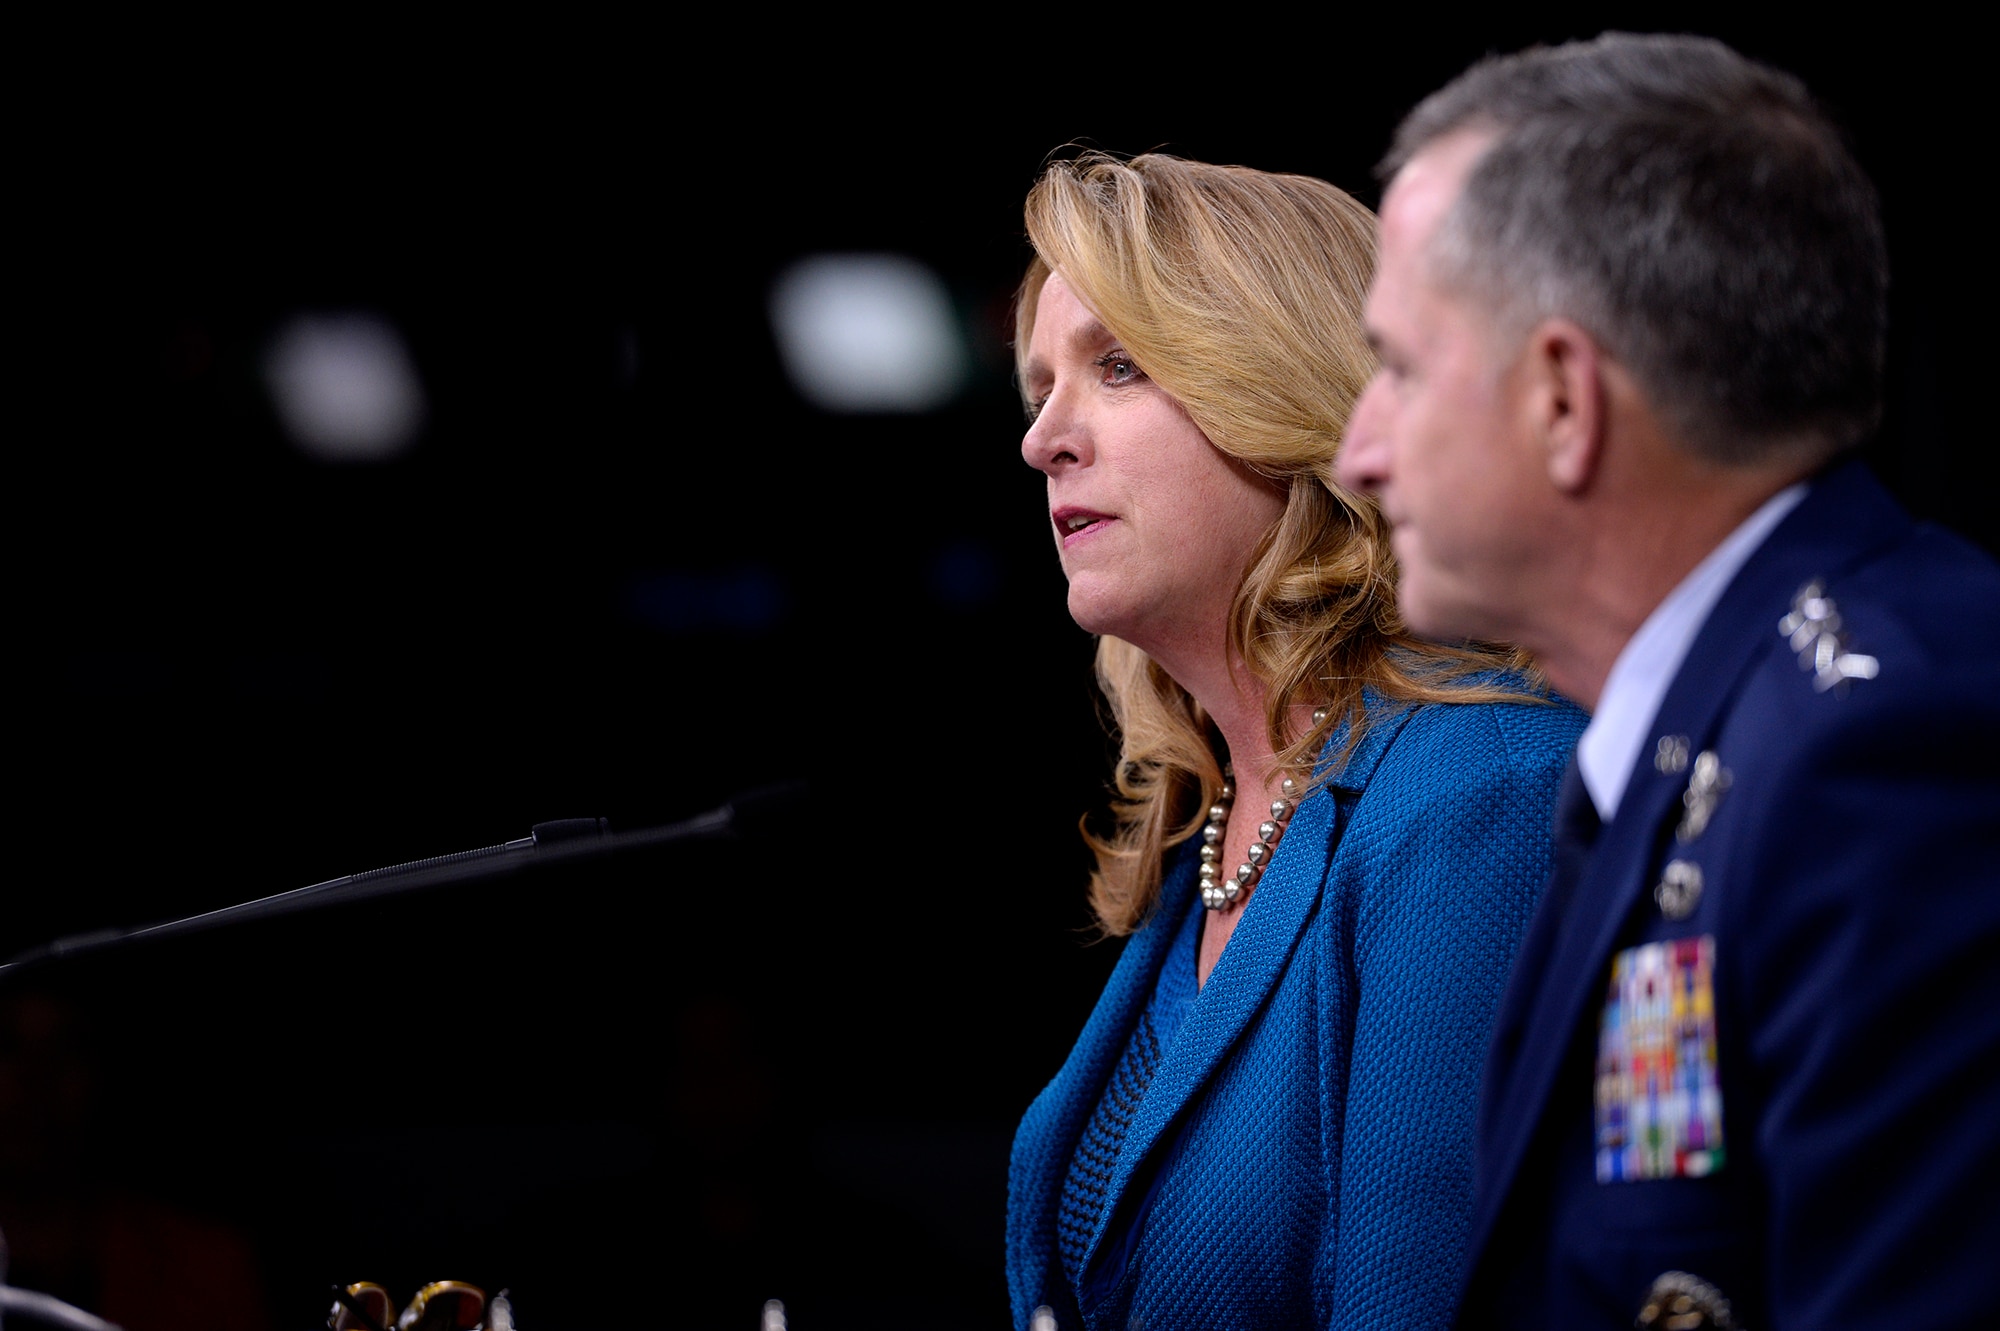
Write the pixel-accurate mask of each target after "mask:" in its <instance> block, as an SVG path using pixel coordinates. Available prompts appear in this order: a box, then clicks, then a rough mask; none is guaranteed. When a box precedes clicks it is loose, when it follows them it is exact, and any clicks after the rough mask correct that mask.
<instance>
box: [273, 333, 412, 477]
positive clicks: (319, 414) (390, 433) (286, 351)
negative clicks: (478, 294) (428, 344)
mask: <svg viewBox="0 0 2000 1331" xmlns="http://www.w3.org/2000/svg"><path fill="white" fill-rule="evenodd" d="M264 382H265V383H266V385H268V386H269V388H270V390H271V400H272V401H273V402H274V403H275V404H276V406H277V408H278V419H279V421H280V422H281V423H282V424H283V426H284V427H285V433H286V434H287V435H288V436H290V438H291V441H292V442H293V443H294V444H296V445H298V447H299V449H300V451H301V452H304V453H306V454H308V455H309V456H311V457H315V458H318V459H319V460H321V461H323V462H379V461H382V460H384V459H387V458H392V457H395V456H396V455H397V454H399V453H401V452H403V451H404V450H405V449H407V448H408V447H409V446H410V445H411V444H413V443H415V442H416V439H417V433H418V431H420V430H421V429H422V428H423V424H424V389H423V385H422V384H421V383H419V382H418V380H417V369H416V365H415V364H414V363H413V362H412V361H411V360H410V352H409V348H408V347H406V346H405V345H404V343H403V338H402V335H401V334H400V333H398V332H397V331H396V329H395V327H394V325H392V324H390V323H389V321H388V320H386V319H383V318H382V317H380V316H379V315H374V314H359V313H356V314H301V315H299V316H297V317H296V318H294V319H293V320H292V321H291V322H290V323H288V324H286V325H285V326H284V327H283V328H281V329H279V330H278V335H277V336H276V337H275V338H273V339H272V341H271V345H270V348H269V349H268V350H267V351H266V352H265V353H264Z"/></svg>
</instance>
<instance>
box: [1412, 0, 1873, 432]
mask: <svg viewBox="0 0 2000 1331" xmlns="http://www.w3.org/2000/svg"><path fill="white" fill-rule="evenodd" d="M1459 130H1470V131H1484V132H1490V133H1492V134H1493V135H1494V136H1495V137H1494V141H1493V143H1492V144H1491V145H1490V146H1489V147H1488V148H1487V150H1486V152H1485V153H1484V154H1483V155H1482V156H1481V158H1480V159H1479V161H1478V162H1477V164H1476V165H1475V167H1474V168H1473V170H1472V172H1471V174H1470V175H1469V177H1468V178H1467V181H1466V184H1465V189H1464V192H1463V194H1462V195H1461V196H1460V198H1459V200H1458V201H1457V203H1456V204H1455V205H1454V206H1453V208H1452V210H1451V212H1450V214H1449V215H1448V216H1447V217H1446V219H1445V221H1444V223H1443V224H1442V226H1441V227H1440V229H1439V231H1438V234H1437V236H1436V237H1435V238H1434V240H1433V250H1432V253H1431V255H1430V256H1429V261H1430V263H1431V265H1432V275H1433V277H1434V278H1435V279H1436V280H1438V281H1439V282H1441V283H1443V284H1445V285H1446V286H1448V287H1449V288H1451V289H1454V290H1460V291H1464V292H1466V293H1468V294H1470V295H1472V296H1474V297H1475V298H1476V299H1479V300H1480V301H1481V302H1482V303H1483V304H1484V305H1485V306H1486V307H1487V308H1488V309H1489V310H1490V311H1491V312H1492V313H1493V314H1494V315H1495V316H1496V318H1497V320H1498V322H1499V324H1500V326H1501V330H1502V331H1504V332H1507V333H1514V334H1518V333H1521V332H1525V331H1526V330H1527V329H1528V328H1529V327H1531V326H1532V325H1533V324H1534V323H1535V322H1536V321H1538V320H1540V319H1543V318H1548V317H1551V316H1560V317H1563V318H1568V319H1573V320H1575V321H1576V322H1577V323H1579V324H1581V325H1582V326H1583V327H1584V328H1586V329H1587V330H1589V332H1590V333H1591V335H1592V336H1593V337H1595V338H1597V339H1598V340H1599V341H1600V342H1601V343H1602V344H1603V345H1604V347H1605V349H1606V350H1607V351H1609V352H1610V353H1611V354H1612V355H1613V356H1615V357H1616V358H1617V359H1618V360H1619V361H1620V362H1622V363H1623V364H1624V365H1625V366H1626V367H1627V368H1628V369H1630V370H1631V372H1632V373H1633V375H1634V376H1635V377H1636V378H1637V379H1638V381H1639V384H1640V386H1641V387H1642V388H1643V389H1644V390H1645V392H1646V393H1647V395H1648V396H1649V397H1650V398H1651V400H1652V401H1653V403H1654V404H1655V406H1656V407H1658V408H1660V409H1661V410H1662V411H1663V412H1664V413H1666V415H1667V419H1668V422H1669V423H1670V424H1671V425H1672V426H1674V427H1675V428H1676V430H1677V432H1678V434H1679V435H1680V436H1681V438H1682V439H1683V440H1684V441H1685V443H1686V444H1687V445H1688V446H1689V447H1690V448H1692V449H1695V450H1697V451H1699V452H1701V453H1703V454H1704V455H1707V456H1710V457H1713V458H1715V459H1717V460H1719V461H1727V462H1752V461H1757V460H1762V459H1765V458H1768V457H1771V456H1773V455H1774V454H1775V453H1777V452H1779V451H1784V450H1790V449H1795V448H1797V447H1798V446H1799V445H1800V444H1801V443H1806V444H1809V445H1810V446H1812V447H1813V448H1814V449H1815V450H1816V451H1820V452H1823V453H1829V454H1830V453H1832V452H1836V451H1838V450H1840V449H1842V448H1844V447H1847V446H1849V445H1852V444H1855V443H1857V442H1859V441H1860V439H1861V438H1862V436H1864V435H1865V434H1867V433H1868V432H1869V431H1870V430H1872V429H1873V428H1874V427H1875V425H1876V423H1877V422H1878V421H1879V419H1880V416H1881V402H1882V360H1883V342H1884V327H1885V324H1886V322H1887V312H1886V306H1887V291H1888V259H1887V252H1886V249H1885V246H1884V244H1883V239H1882V224H1881V216H1880V209H1879V206H1878V203H1877V200H1876V196H1875V191H1874V188H1873V186H1872V185H1870V183H1869V181H1868V178H1867V176H1866V175H1865V174H1863V172H1862V170H1861V168H1860V166H1859V164H1858V163H1856V162H1855V160H1854V158H1853V156H1852V154H1850V153H1849V152H1848V150H1847V147H1846V145H1845V144H1844V143H1843V141H1842V139H1841V135H1840V133H1839V131H1838V130H1837V129H1836V128H1835V127H1834V126H1833V124H1832V122H1831V121H1830V120H1829V119H1828V118H1827V116H1826V115H1825V114H1824V113H1822V112H1821V111H1820V109H1819V108H1818V106H1817V105H1816V104H1815V103H1814V102H1813V100H1812V98H1811V97H1810V95H1808V94H1807V92H1806V89H1805V86H1804V85H1803V84H1802V83H1800V82H1799V81H1798V80H1797V79H1795V78H1793V77H1792V76H1790V75H1788V74H1783V73H1780V72H1778V71H1777V70H1773V69H1769V68H1767V67H1765V66H1763V65H1759V64H1756V63H1755V62H1753V61H1750V60H1747V59H1745V58H1744V57H1742V56H1740V55H1738V54H1737V53H1736V52H1734V51H1732V50H1730V49H1729V48H1728V47H1727V46H1724V45H1723V44H1722V43H1720V42H1717V41H1712V40H1708V39H1706V38H1698V37H1667V36H1634V35H1631V34H1628V33H1611V34H1606V35H1605V36H1602V37H1599V38H1598V39H1596V40H1595V41H1590V42H1577V43H1571V44H1569V45H1566V46H1559V47H1554V48H1536V49H1533V50H1529V51H1523V52H1520V53H1519V54H1516V55H1510V56H1496V57H1489V58H1488V59H1486V60H1483V61H1481V62H1480V63H1479V64H1476V65H1474V66H1473V67H1472V68H1471V69H1469V70H1467V71H1466V72H1465V73H1464V74H1462V75H1460V76H1459V77H1458V78H1457V79H1456V80H1454V81H1453V82H1452V83H1451V84H1449V85H1448V86H1446V87H1445V88H1443V89H1442V90H1440V91H1438V92H1436V93H1434V94H1432V95H1431V96H1430V97H1429V98H1428V99H1426V100H1425V101H1424V102H1423V103H1422V104H1421V105H1419V106H1418V107H1417V108H1416V110H1414V111H1412V112H1411V113H1410V114H1409V116H1408V117H1407V118H1406V119H1405V120H1404V121H1403V123H1402V125H1401V127H1400V128H1399V129H1398V130H1397V131H1396V138H1395V144H1394V147H1393V148H1392V149H1391V151H1390V154H1389V156H1388V157H1387V158H1386V159H1385V160H1384V162H1383V164H1382V170H1383V172H1384V174H1385V175H1386V174H1392V173H1394V172H1395V171H1397V170H1400V169H1401V168H1402V167H1403V166H1404V165H1406V164H1407V163H1408V162H1409V160H1410V159H1411V158H1412V157H1414V156H1415V155H1416V154H1417V153H1418V152H1420V151H1421V150H1422V149H1423V148H1424V147H1426V146H1427V145H1429V144H1430V143H1432V142H1434V141H1436V140H1437V139H1439V138H1441V137H1444V136H1446V135H1449V134H1452V133H1454V132H1457V131H1459Z"/></svg>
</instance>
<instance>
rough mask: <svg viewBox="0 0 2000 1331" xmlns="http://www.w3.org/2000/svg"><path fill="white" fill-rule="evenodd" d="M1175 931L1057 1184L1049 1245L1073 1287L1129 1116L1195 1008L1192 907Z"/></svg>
mask: <svg viewBox="0 0 2000 1331" xmlns="http://www.w3.org/2000/svg"><path fill="white" fill-rule="evenodd" d="M1181 914H1182V921H1181V926H1180V928H1179V929H1178V930H1177V931H1176V933H1175V936H1174V943H1173V946H1172V947H1171V948H1169V949H1168V950H1167V957H1166V961H1165V963H1164V964H1163V965H1161V967H1160V978H1159V980H1158V981H1157V982H1155V984H1154V985H1153V995H1152V997H1151V998H1150V999H1148V1000H1147V1003H1146V1010H1145V1011H1144V1012H1141V1013H1140V1014H1139V1021H1138V1024H1137V1025H1135V1026H1134V1027H1133V1028H1132V1038H1130V1039H1129V1040H1127V1041H1126V1042H1125V1053H1124V1055H1123V1057H1121V1058H1120V1059H1119V1060H1118V1067H1117V1069H1116V1070H1115V1071H1113V1072H1112V1074H1111V1081H1110V1082H1109V1083H1108V1084H1107V1085H1106V1086H1105V1088H1104V1094H1103V1095H1101V1096H1099V1097H1098V1100H1097V1109H1096V1112H1094V1113H1093V1114H1091V1116H1090V1125H1089V1126H1088V1127H1086V1128H1085V1129H1084V1130H1083V1140H1082V1141H1080V1142H1078V1143H1077V1147H1076V1157H1075V1158H1074V1159H1073V1160H1071V1161H1070V1166H1069V1177H1068V1178H1067V1179H1066V1180H1064V1182H1063V1192H1062V1209H1061V1210H1060V1211H1059V1212H1057V1214H1056V1242H1057V1245H1058V1246H1059V1247H1060V1248H1061V1250H1062V1262H1063V1272H1064V1274H1066V1275H1067V1276H1068V1277H1069V1280H1070V1284H1071V1286H1072V1287H1074V1286H1075V1285H1076V1283H1077V1280H1078V1278H1079V1277H1080V1276H1081V1275H1082V1273H1083V1258H1084V1254H1085V1253H1086V1252H1087V1251H1088V1250H1089V1247H1090V1237H1091V1235H1092V1234H1094V1233H1095V1232H1096V1231H1097V1226H1098V1222H1099V1221H1100V1220H1101V1219H1102V1218H1103V1215H1104V1200H1105V1196H1106V1193H1107V1191H1108V1189H1109V1188H1110V1185H1111V1177H1112V1175H1113V1173H1114V1172H1116V1169H1117V1165H1118V1151H1119V1148H1120V1147H1121V1146H1122V1145H1123V1144H1124V1142H1125V1133H1126V1132H1127V1130H1129V1129H1130V1128H1131V1126H1132V1116H1133V1115H1134V1114H1135V1113H1137V1112H1138V1109H1139V1105H1140V1103H1141V1102H1142V1101H1144V1100H1145V1098H1146V1088H1147V1087H1148V1086H1150V1085H1152V1084H1153V1074H1154V1073H1155V1072H1157V1071H1158V1070H1159V1067H1160V1057H1161V1055H1162V1053H1164V1051H1165V1050H1166V1049H1167V1048H1168V1047H1169V1046H1170V1045H1172V1044H1173V1040H1174V1037H1175V1036H1176V1035H1178V1034H1180V1029H1181V1022H1182V1020H1183V1019H1184V1018H1186V1016H1187V1012H1188V1009H1189V1008H1190V1007H1192V1006H1193V1005H1194V999H1195V994H1196V993H1198V992H1199V991H1200V988H1201V984H1200V980H1199V978H1198V977H1199V973H1200V972H1199V966H1198V962H1199V957H1200V952H1201V926H1202V916H1203V915H1204V914H1206V912H1205V911H1203V910H1202V909H1201V908H1200V906H1199V905H1198V904H1196V903H1195V902H1189V903H1188V906H1187V908H1186V909H1185V910H1183V911H1182V912H1181Z"/></svg>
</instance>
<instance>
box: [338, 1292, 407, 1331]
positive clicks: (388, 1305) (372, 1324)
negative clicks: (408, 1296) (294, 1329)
mask: <svg viewBox="0 0 2000 1331" xmlns="http://www.w3.org/2000/svg"><path fill="white" fill-rule="evenodd" d="M334 1291H335V1293H334V1302H333V1308H332V1310H331V1311H330V1312H328V1313H327V1315H326V1325H327V1331H388V1327H389V1325H390V1323H391V1322H393V1321H394V1320H395V1317H396V1305H395V1303H394V1301H393V1300H391V1299H390V1298H389V1291H388V1290H386V1289H383V1288H382V1287H381V1286H380V1285H378V1284H376V1283H375V1282H374V1281H372V1280H363V1281H361V1282H359V1283H358V1284H353V1285H348V1286H346V1287H345V1288H344V1289H343V1288H342V1287H341V1286H339V1285H336V1286H334ZM343 1293H344V1294H345V1295H346V1298H344V1299H343V1298H342V1297H340V1296H341V1295H342V1294H343Z"/></svg>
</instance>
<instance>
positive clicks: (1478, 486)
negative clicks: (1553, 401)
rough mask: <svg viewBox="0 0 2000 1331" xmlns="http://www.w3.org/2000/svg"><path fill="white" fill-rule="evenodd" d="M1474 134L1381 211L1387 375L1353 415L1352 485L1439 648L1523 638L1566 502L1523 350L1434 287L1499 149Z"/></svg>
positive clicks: (1347, 449) (1395, 191) (1459, 139)
mask: <svg viewBox="0 0 2000 1331" xmlns="http://www.w3.org/2000/svg"><path fill="white" fill-rule="evenodd" d="M1487 142H1488V140H1487V138H1486V137H1485V136H1484V135H1480V134H1475V133H1470V132H1462V133H1459V134H1454V135H1450V136H1447V137H1445V138H1443V139H1440V140H1438V141H1437V142H1435V143H1433V144H1432V145H1431V146H1430V147H1428V148H1426V149H1424V151H1422V152H1421V153H1419V154H1418V155H1417V156H1416V157H1415V158H1413V159H1412V160H1411V161H1410V163H1409V165H1407V166H1406V167H1404V168H1403V170H1402V171H1401V172H1399V173H1398V174H1397V176H1396V178H1395V180H1394V181H1393V182H1392V183H1391V184H1390V186H1389V191H1388V193H1387V194H1386V195H1385V196H1384V197H1383V201H1382V239H1381V250H1380V255H1379V258H1378V261H1377V265H1378V266H1377V269H1376V273H1375V283H1374V285H1373V287H1372V288H1370V290H1369V294H1368V308H1367V313H1366V316H1365V321H1366V324H1367V327H1368V333H1369V337H1370V340H1371V341H1373V342H1374V344H1375V348H1376V351H1377V353H1378V354H1379V355H1380V357H1381V368H1380V369H1379V370H1377V371H1376V373H1375V377H1374V379H1373V380H1371V381H1370V382H1369V385H1368V388H1367V390H1366V391H1365V392H1364V393H1363V394H1362V395H1361V400H1360V401H1359V402H1357V403H1356V404H1355V408H1354V415H1353V417H1352V418H1351V419H1350V420H1349V422H1348V426H1347V434H1346V438H1345V440H1344V441H1343V443H1342V446H1341V451H1340V457H1339V460H1338V461H1337V463H1336V464H1335V465H1336V469H1337V475H1338V478H1339V480H1340V482H1341V484H1343V485H1345V486H1347V487H1348V488H1349V489H1353V490H1367V491H1371V492H1373V493H1374V494H1375V495H1376V496H1377V498H1378V499H1379V500H1380V501H1381V505H1382V510H1383V513H1384V515H1385V516H1386V517H1387V518H1388V520H1389V523H1390V526H1391V528H1392V530H1393V531H1394V534H1395V535H1394V544H1395V551H1396V558H1397V562H1398V563H1399V564H1400V565H1401V566H1402V576H1401V581H1400V583H1399V584H1398V599H1399V600H1400V602H1401V607H1402V611H1403V617H1404V618H1405V619H1406V620H1407V621H1408V622H1409V624H1410V627H1411V628H1413V629H1415V630H1416V631H1417V632H1419V633H1422V634H1424V635H1426V636H1429V637H1435V638H1446V639H1451V638H1483V639H1490V640H1496V641H1505V640H1514V639H1517V638H1519V637H1520V629H1521V627H1522V623H1523V616H1524V614H1525V613H1527V612H1528V610H1529V609H1530V602H1529V600H1528V599H1527V598H1531V595H1532V592H1533V589H1534V579H1533V578H1532V576H1531V573H1532V565H1533V564H1534V563H1535V562H1536V558H1537V556H1538V555H1540V554H1542V553H1543V552H1542V551H1540V550H1539V549H1538V541H1545V540H1546V539H1547V533H1548V531H1549V525H1548V524H1547V523H1546V522H1545V521H1542V520H1541V519H1542V517H1543V516H1544V515H1545V514H1546V512H1547V506H1548V505H1549V503H1550V501H1551V499H1552V498H1553V497H1554V491H1553V490H1552V488H1551V486H1550V484H1549V481H1548V472H1547V464H1546V459H1545V456H1544V453H1543V450H1542V448H1541V446H1540V441H1539V439H1538V437H1537V434H1536V431H1535V430H1534V428H1533V421H1532V418H1531V416H1530V415H1529V413H1528V411H1527V406H1528V403H1527V400H1526V398H1527V395H1526V394H1525V392H1524V391H1523V388H1522V379H1523V376H1522V373H1521V372H1520V369H1519V365H1518V360H1519V354H1518V353H1519V350H1520V348H1518V347H1515V348H1507V347H1503V346H1502V345H1501V344H1500V339H1498V338H1497V337H1496V336H1495V335H1494V333H1493V331H1492V329H1491V327H1490V326H1489V320H1488V319H1487V317H1486V315H1485V312H1484V310H1483V309H1481V308H1480V307H1479V305H1478V304H1477V303H1475V302H1474V301H1472V300H1470V299H1467V298H1464V297H1460V296H1457V295H1454V294H1452V293H1450V292H1447V291H1445V290H1442V289H1440V288H1439V287H1438V285H1437V284H1436V283H1434V282H1433V281H1432V278H1431V264H1430V258H1429V256H1430V245H1431V240H1432V238H1433V236H1434V234H1435V233H1436V231H1437V229H1438V226H1439V223H1440V222H1442V221H1443V219H1444V217H1445V215H1446V214H1447V213H1448V212H1449V210H1450V208H1451V205H1452V203H1453V202H1454V201H1455V200H1456V199H1457V198H1458V195H1459V191H1460V189H1461V188H1462V186H1463V185H1464V182H1465V178H1466V176H1467V174H1468V173H1469V172H1470V171H1471V169H1472V167H1473V166H1474V165H1475V163H1476V162H1477V160H1478V158H1479V155H1480V153H1482V152H1483V151H1484V150H1485V148H1486V146H1487Z"/></svg>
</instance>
